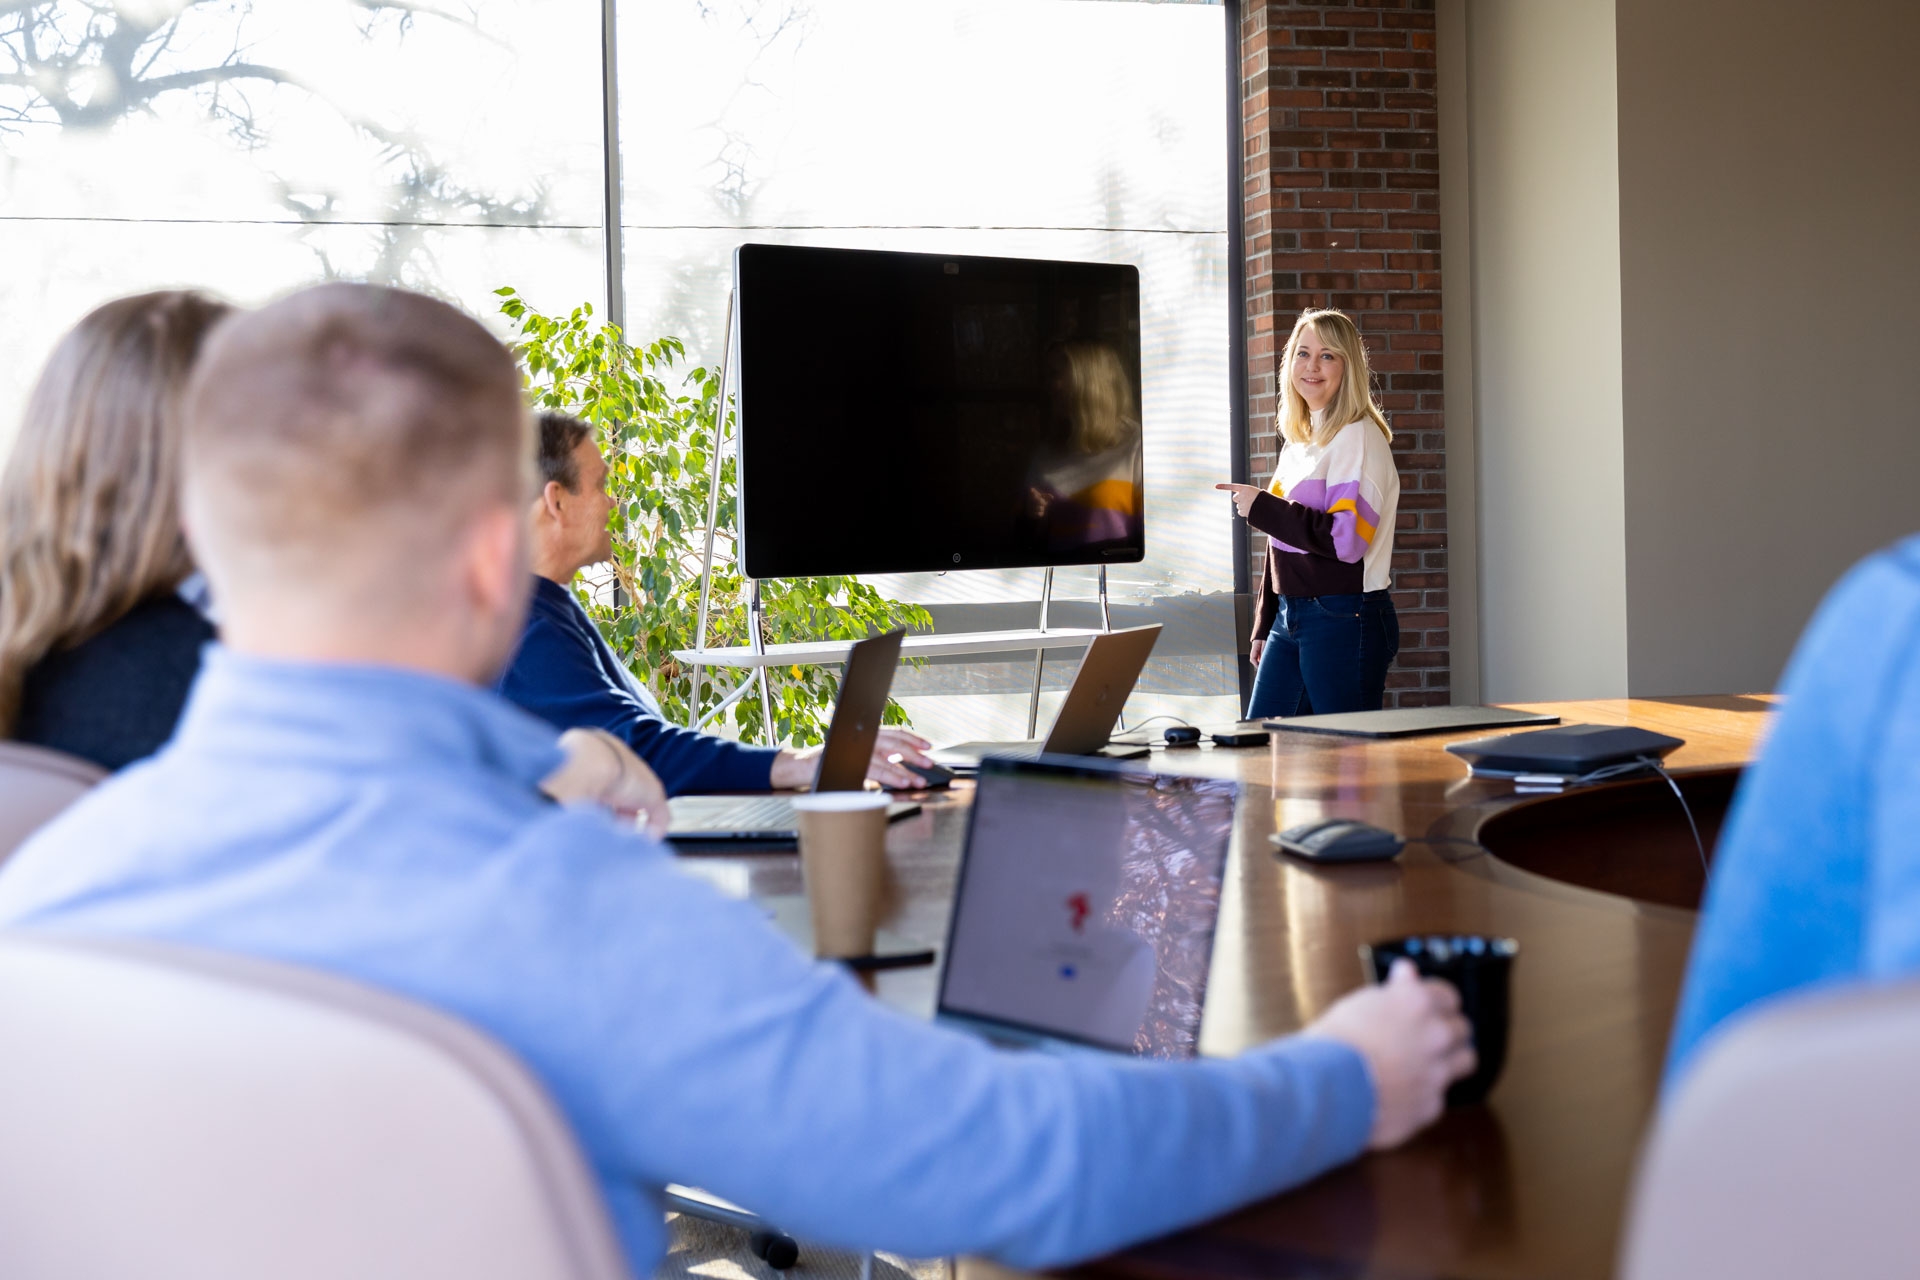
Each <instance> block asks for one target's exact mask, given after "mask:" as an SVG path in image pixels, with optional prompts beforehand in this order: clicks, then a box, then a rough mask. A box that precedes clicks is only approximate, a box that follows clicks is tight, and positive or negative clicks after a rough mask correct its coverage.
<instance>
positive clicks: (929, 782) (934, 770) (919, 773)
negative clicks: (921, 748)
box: [900, 760, 953, 791]
mask: <svg viewBox="0 0 1920 1280" xmlns="http://www.w3.org/2000/svg"><path fill="white" fill-rule="evenodd" d="M900 767H901V768H902V769H905V770H906V771H907V772H908V773H910V774H912V775H913V776H914V777H916V778H918V779H920V788H921V789H922V790H926V791H937V790H939V789H940V788H941V787H950V786H952V785H953V770H951V769H949V768H947V767H946V766H945V765H938V764H908V763H907V762H906V761H905V760H902V761H900Z"/></svg>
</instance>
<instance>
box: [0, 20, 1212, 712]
mask: <svg viewBox="0 0 1920 1280" xmlns="http://www.w3.org/2000/svg"><path fill="white" fill-rule="evenodd" d="M602 17H603V14H602V6H601V5H600V4H599V3H595V2H594V0H486V3H484V4H480V3H471V4H466V5H462V4H457V3H453V4H442V5H434V6H428V5H424V4H418V3H391V4H389V3H382V2H381V0H173V3H171V4H163V5H153V4H150V3H144V2H142V3H135V0H122V2H121V3H120V4H119V5H118V6H117V7H115V6H114V5H110V4H104V3H98V2H97V0H96V2H94V3H80V2H79V0H46V2H44V3H27V4H24V5H14V6H5V7H4V8H0V342H4V343H5V349H6V350H7V352H8V353H9V359H8V360H6V361H3V362H0V439H3V438H4V437H6V436H10V435H11V432H12V430H13V424H14V422H15V421H16V420H17V416H18V410H19V406H20V403H21V400H22V398H23V397H24V394H25V390H26V386H27V383H28V381H29V380H30V379H31V377H32V375H33V371H34V370H35V369H36V368H37V367H38V364H39V362H40V360H41V359H42V358H43V357H44V355H45V352H46V350H47V348H48V346H49V345H50V344H51V342H52V341H53V339H54V338H55V337H56V336H57V335H58V334H59V333H60V332H61V331H62V330H63V329H64V328H65V327H66V326H67V325H69V324H71V323H72V322H73V320H75V319H77V318H78V316H79V315H81V314H82V313H83V312H85V311H86V310H87V309H88V308H90V307H92V306H94V305H96V304H98V303H99V302H101V301H103V300H105V299H107V298H109V297H113V296H116V295H119V294H123V293H128V292H133V291H136V290H139V289H145V288H154V287H161V286H168V285H182V284H194V285H200V286H204V287H207V288H210V289H213V290H215V291H217V292H219V293H222V294H224V295H226V296H228V297H230V298H233V299H235V300H237V301H240V302H243V303H246V302H257V301H260V300H263V299H265V298H267V297H270V296H272V295H274V294H276V293H279V292H282V291H284V290H285V289H287V288H290V287H293V286H295V285H298V284H301V283H304V282H307V281H311V280H316V279H323V278H330V277H339V278H348V279H371V280H379V281H386V282H393V283H401V284H406V285H409V286H411V287H415V288H421V289H426V290H429V291H431V292H435V293H438V294H440V295H442V296H445V297H447V298H449V299H451V300H453V301H456V302H459V303H461V304H463V305H465V306H467V307H468V308H469V309H471V310H473V311H475V312H476V313H477V314H481V315H483V316H488V317H491V313H492V308H493V302H494V299H493V297H492V294H491V291H492V290H493V289H494V288H495V287H497V286H499V285H502V284H511V285H513V286H514V287H516V288H517V289H519V290H520V291H521V292H522V293H523V294H525V295H526V296H527V297H528V298H529V299H530V300H531V301H532V302H533V303H534V304H535V305H537V306H540V307H542V308H544V309H549V310H560V309H566V308H569V307H571V306H573V305H575V304H576V303H579V302H592V303H593V304H594V305H595V306H596V308H600V309H604V308H605V306H606V304H607V301H608V299H607V296H606V294H607V279H608V277H607V273H606V271H605V267H604V262H605V260H606V259H605V247H604V243H603V236H602V227H603V225H604V223H603V219H604V217H605V211H606V208H607V206H608V204H609V202H608V201H607V199H606V194H607V193H606V190H605V186H604V180H605V174H606V173H607V171H608V169H609V166H608V165H607V163H606V161H607V156H606V149H607V145H608V130H607V128H606V113H605V100H604V97H603V90H604V76H603V66H602V49H603V43H602ZM617 18H618V22H617V40H616V42H615V45H616V48H617V51H618V58H617V64H618V65H617V68H616V71H617V75H616V76H615V78H614V84H615V98H616V101H617V103H618V113H617V128H616V130H615V134H616V136H617V139H618V152H619V154H618V161H619V163H618V170H619V172H620V174H621V175H622V179H623V181H622V185H621V190H620V191H619V193H618V196H619V198H618V200H617V202H614V203H616V204H617V206H618V208H619V210H620V222H621V234H620V235H619V237H618V239H617V241H616V248H617V252H616V253H615V255H614V258H615V261H616V263H617V264H618V276H617V278H618V284H619V287H618V293H617V296H616V297H615V298H614V299H613V302H614V303H615V304H616V305H617V306H618V308H619V309H620V310H621V311H622V312H623V314H624V319H625V321H626V324H627V328H628V331H629V333H630V335H632V336H634V337H636V338H650V337H654V336H658V335H661V334H665V333H674V334H677V335H679V336H681V337H683V338H685V339H686V340H687V342H688V346H689V350H690V353H691V354H692V355H693V356H694V357H695V358H696V359H697V360H703V361H710V360H712V359H714V358H717V356H718V348H719V329H720V325H721V317H722V315H723V313H724V311H725V306H726V292H727V282H728V263H729V258H730V254H731V251H732V249H733V247H734V246H735V245H737V244H740V243H742V242H745V241H762V242H776V243H800V244H826V245H847V246H858V247H868V248H887V249H915V250H927V251H937V252H953V253H981V254H994V255H1013V256H1032V257H1049V258H1073V259H1098V260H1107V261H1123V262H1130V263H1133V264H1135V265H1137V266H1138V267H1139V268H1140V272H1141V284H1142V303H1141V305H1142V316H1141V321H1142V330H1143V334H1142V336H1143V375H1144V381H1145V386H1144V403H1143V405H1142V410H1143V418H1144V420H1145V425H1146V466H1147V495H1148V497H1147V501H1148V512H1147V514H1148V548H1149V550H1148V558H1147V560H1146V562H1145V563H1144V564H1140V565H1132V566H1120V567H1117V568H1116V569H1115V571H1114V573H1113V579H1112V596H1113V600H1114V603H1115V606H1116V608H1115V622H1116V624H1117V625H1128V624H1132V623H1135V622H1142V621H1158V622H1162V623H1164V624H1166V627H1167V630H1166V632H1165V633H1164V634H1163V637H1162V641H1161V644H1160V646H1159V649H1158V650H1157V652H1156V659H1155V662H1154V663H1153V665H1152V666H1151V667H1150V668H1149V672H1148V675H1147V677H1146V679H1145V681H1144V682H1143V685H1142V689H1141V692H1140V693H1139V694H1138V695H1136V698H1135V700H1134V702H1133V703H1132V704H1130V706H1129V718H1130V720H1132V721H1137V720H1138V719H1139V718H1141V717H1142V716H1145V715H1149V714H1172V715H1179V716H1182V717H1186V718H1192V719H1204V720H1208V721H1218V720H1223V719H1230V718H1232V717H1233V714H1234V704H1235V700H1236V690H1237V682H1236V679H1235V669H1234V663H1233V658H1232V653H1233V647H1234V646H1233V635H1232V625H1233V624H1232V603H1231V601H1232V596H1231V592H1232V544H1231V528H1232V526H1231V522H1230V520H1229V518H1228V515H1227V508H1226V505H1225V503H1224V502H1222V501H1219V500H1218V497H1219V495H1217V494H1214V493H1213V492H1212V490H1211V488H1210V486H1211V484H1212V483H1213V481H1215V480H1216V479H1221V478H1225V477H1226V476H1227V475H1228V470H1229V465H1230V458H1229V438H1230V423H1229V395H1228V391H1229V380H1230V373H1229V370H1228V367H1227V350H1228V326H1229V316H1228V279H1229V274H1230V272H1231V270H1232V269H1233V266H1232V264H1231V263H1230V262H1229V260H1228V237H1227V232H1226V218H1227V210H1228V209H1229V207H1230V203H1231V199H1232V196H1231V192H1230V190H1229V185H1228V174H1227V166H1228V155H1227V142H1226V111H1225V101H1226V76H1227V67H1226V64H1225V58H1224V56H1223V49H1224V32H1223V30H1222V21H1223V18H1224V14H1223V12H1222V10H1221V9H1219V8H1218V7H1209V6H1206V5H1199V4H1142V3H1124V2H1118V0H911V2H910V3H903V2H902V0H648V2H647V3H643V4H642V3H624V4H621V5H619V6H618V13H617ZM821 341H822V355H821V359H822V362H823V366H827V365H830V364H831V363H833V362H835V361H839V360H849V359H855V358H857V357H858V356H859V354H860V353H858V352H856V351H848V350H843V349H840V348H837V347H836V346H835V345H834V335H832V334H823V335H821ZM877 515H878V519H877V521H876V527H878V528H881V529H884V524H885V521H886V520H887V519H900V520H910V519H912V518H913V513H912V509H911V503H910V501H908V500H901V501H898V502H891V503H890V502H887V501H886V500H883V505H882V507H881V509H880V511H879V512H878V513H877ZM880 585H881V586H882V587H883V589H885V590H887V591H889V592H890V593H892V594H895V595H898V596H901V597H903V598H907V599H911V600H915V601H918V602H921V603H925V604H927V605H928V606H929V607H930V608H932V610H933V612H934V615H935V618H936V623H937V625H938V626H939V627H940V628H941V629H942V630H949V629H951V630H967V629H974V628H977V627H987V626H1022V625H1030V622H1031V619H1032V617H1033V614H1034V610H1035V608H1036V605H1037V600H1038V596H1039V587H1040V574H1039V573H1038V571H1024V572H1009V573H966V574H951V575H906V576H898V577H892V578H888V579H885V580H882V581H881V583H880ZM1092 596H1093V571H1092V570H1062V571H1061V572H1060V574H1059V577H1058V581H1057V585H1056V602H1057V603H1056V607H1055V609H1054V615H1053V616H1054V620H1055V621H1056V622H1057V623H1060V624H1066V625H1072V624H1081V623H1085V622H1088V621H1090V620H1091V610H1092V606H1091V604H1090V603H1072V602H1089V601H1091V599H1092ZM1062 601H1064V602H1067V603H1059V602H1062ZM1071 666H1072V663H1071V661H1070V660H1068V659H1064V658H1062V659H1055V660H1054V663H1053V664H1052V666H1050V668H1049V677H1048V680H1047V685H1048V688H1049V689H1050V690H1054V691H1055V692H1054V693H1053V695H1052V697H1053V698H1054V699H1057V697H1058V693H1057V691H1058V690H1059V689H1060V688H1063V687H1064V684H1065V680H1066V677H1067V675H1068V674H1069V673H1070V670H1071ZM1032 673H1033V666H1032V661H1031V658H1030V657H1020V658H1018V659H1017V660H1011V661H1004V662H980V661H968V662H965V663H955V664H948V665H936V666H933V667H930V668H928V669H926V670H923V671H903V672H902V675H901V679H900V684H899V692H900V693H901V694H902V695H903V696H905V698H906V699H907V702H908V706H909V709H910V711H911V712H912V714H913V715H914V718H915V721H916V723H917V724H918V725H919V726H920V727H921V728H922V729H923V730H924V731H926V732H928V733H930V734H931V735H932V736H934V737H936V738H940V739H945V740H952V739H955V738H960V737H979V736H999V737H1004V736H1009V735H1011V734H1016V733H1018V732H1022V731H1024V729H1025V701H1026V690H1027V689H1028V688H1030V686H1031V681H1032ZM1045 714H1046V710H1043V716H1044V715H1045Z"/></svg>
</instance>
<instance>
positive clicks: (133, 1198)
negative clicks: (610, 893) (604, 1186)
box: [0, 932, 630, 1280]
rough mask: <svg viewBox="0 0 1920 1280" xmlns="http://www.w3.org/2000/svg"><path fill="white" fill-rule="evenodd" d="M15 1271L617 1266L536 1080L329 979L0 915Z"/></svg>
mask: <svg viewBox="0 0 1920 1280" xmlns="http://www.w3.org/2000/svg"><path fill="white" fill-rule="evenodd" d="M0 1275H4V1276H6V1277H8V1280H109V1278H113V1280H124V1277H127V1276H143V1277H155V1278H161V1280H164V1278H170V1277H181V1278H182V1280H185V1278H187V1277H192V1278H194V1280H259V1278H260V1277H263V1276H272V1277H275V1278H276V1280H321V1278H322V1277H325V1278H326V1280H340V1278H341V1277H346V1276H352V1277H355V1278H356V1280H422V1278H423V1277H439V1276H447V1277H459V1278H460V1280H630V1276H629V1272H628V1270H627V1267H626V1263H625V1259H624V1257H623V1256H622V1254H621V1252H620V1249H619V1246H618V1243H617V1241H616V1239H615V1237H614V1233H613V1231H612V1229H611V1227H610V1225H609V1222H608V1219H607V1214H606V1209H605V1206H604V1204H603V1203H602V1199H601V1194H600V1189H599V1186H598V1184H597V1183H596V1182H595V1180H594V1178H593V1177H592V1175H591V1174H590V1173H589V1171H588V1169H587V1167H586V1165H585V1163H584V1162H583V1161H582V1159H581V1156H580V1153H579V1151H578V1149H577V1147H576V1145H575V1143H574V1140H573V1136H572V1133H571V1131H570V1130H569V1129H568V1127H567V1125H566V1123H565V1121H564V1120H563V1119H562V1118H561V1116H560V1114H559V1113H558V1112H557V1110H556V1109H555V1108H554V1106H553V1104H552V1103H551V1101H550V1100H549V1099H548V1098H547V1096H546V1093H545V1091H544V1090H543V1089H542V1088H541V1087H540V1086H539V1084H538V1083H537V1082H536V1081H535V1080H534V1078H533V1077H532V1075H531V1074H529V1072H528V1071H527V1070H526V1069H525V1068H524V1067H523V1066H522V1065H521V1064H520V1063H519V1062H518V1061H517V1060H516V1059H515V1058H514V1057H513V1056H512V1055H511V1054H509V1053H507V1052H506V1051H505V1050H504V1049H502V1048H501V1047H500V1046H499V1045H497V1044H496V1043H494V1042H493V1041H492V1040H490V1039H488V1038H487V1037H486V1036H484V1035H482V1034H480V1033H479V1032H477V1031H475V1030H474V1029H473V1028H471V1027H468V1026H466V1025H465V1024H463V1023H460V1022H458V1021H456V1020H454V1019H452V1018H450V1017H447V1016H445V1015H443V1014H440V1013H438V1012H435V1011H433V1010H430V1009H427V1008H424V1007H422V1006H419V1005H416V1004H413V1003H411V1002H409V1001H406V1000H402V999H399V998H397V997H395V996H391V995H388V994H385V993H383V992H378V991H373V990H369V989H367V988H365V987H361V986H358V985H356V984H354V983H350V982H346V981H343V980H340V979H337V978H333V977H330V976H327V975H324V974H319V973H312V972H308V971H306V970H301V969H296V968H293V967H290V966H286V965H278V964H271V963H267V962H264V961H257V960H251V959H245V958H241V957H236V956H228V955H223V954H216V953H211V952H203V951H198V950H195V949H190V948H184V947H176V946H170V945H163V944H157V943H145V942H124V941H114V942H106V941H82V940H78V939H71V938H53V937H49V936H47V935H44V934H34V933H20V932H15V933H5V934H0Z"/></svg>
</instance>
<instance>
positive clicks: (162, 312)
mask: <svg viewBox="0 0 1920 1280" xmlns="http://www.w3.org/2000/svg"><path fill="white" fill-rule="evenodd" d="M230 310H231V308H230V307H228V306H227V304H225V303H223V302H218V301H215V300H214V299H212V298H208V297H206V296H204V295H202V294H199V293H194V292H191V291H186V290H167V291H164V292H160V293H146V294H140V295H139V296H137V297H131V298H120V299H117V300H116V301H113V302H109V303H107V304H106V305H104V306H102V307H99V308H96V309H95V310H94V311H92V312H91V313H90V314H88V315H87V316H86V318H85V319H83V320H81V321H80V323H79V324H77V325H75V326H74V327H73V328H72V329H71V330H70V331H69V332H68V333H67V334H66V336H65V337H63V338H62V339H61V340H60V343H59V345H58V346H56V347H55V348H54V350H53V355H52V356H51V357H49V358H48V360H47V363H46V367H45V368H44V369H42V370H41V373H40V379H39V381H38V382H37V383H36V384H35V386H34V389H33V393H32V395H31V396H30V398H29V399H28V401H27V412H26V417H25V419H24V420H23V421H22V422H21V425H20V432H19V435H18V436H17V437H16V438H15V440H14V443H13V450H12V453H11V454H10V455H9V456H8V458H7V465H6V469H5V471H4V473H0V736H5V737H10V738H14V739H17V740H19V741H22V742H30V743H35V744H37V745H40V746H45V747H52V748H54V749H55V750H59V751H64V752H67V753H69V754H71V755H76V756H80V757H82V758H84V759H87V760H91V761H93V762H94V763H95V764H98V765H100V766H102V767H103V768H107V769H118V768H120V767H121V766H123V765H125V764H128V763H130V762H132V761H134V760H138V759H140V758H141V757H143V756H148V755H151V754H153V752H154V751H155V750H157V749H158V748H159V746H160V744H161V743H163V742H165V741H166V740H167V738H168V737H169V736H171V734H172V733H173V726H174V724H175V722H176V721H177V720H178V719H179V717H180V708H181V706H182V705H183V704H184V703H185V702H186V698H187V690H188V688H189V687H190V686H191V685H192V683H193V678H194V675H195V674H196V673H197V672H198V671H199V669H200V648H201V646H202V645H204V644H205V643H206V642H207V641H209V640H211V639H212V638H213V635H214V628H213V625H212V623H210V622H209V621H208V620H207V619H206V617H205V616H203V615H202V613H201V612H200V610H199V609H197V608H196V607H195V606H194V605H192V604H189V603H188V602H187V601H186V600H185V599H183V598H182V597H181V595H180V591H179V589H180V586H181V584H182V583H183V582H184V581H185V580H186V579H187V578H188V576H189V575H190V574H192V573H193V558H192V556H191V555H190V554H189V553H188V551H187V544H186V539H185V537H184V535H183V534H182V532H181V527H180V505H179V498H178V495H177V489H178V486H179V471H180V442H181V432H180V422H179V414H180V393H181V388H182V387H184V386H185V384H186V380H187V372H188V370H189V369H190V368H191V367H192V365H193V360H194V356H195V354H196V353H197V352H198V351H199V348H200V342H201V340H202V339H203V338H204V337H205V336H206V334H207V331H208V330H209V329H211V328H212V327H213V325H214V322H215V321H217V320H219V319H220V318H221V317H222V316H224V315H225V314H227V312H228V311H230Z"/></svg>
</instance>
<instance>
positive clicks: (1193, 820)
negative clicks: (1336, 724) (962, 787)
mask: <svg viewBox="0 0 1920 1280" xmlns="http://www.w3.org/2000/svg"><path fill="white" fill-rule="evenodd" d="M1238 793H1239V788H1238V786H1237V785H1236V784H1234V783H1232V782H1224V781H1218V780H1214V779H1203V778H1173V777H1162V776H1159V775H1156V774H1151V773H1144V772H1139V771H1137V770H1131V769H1124V768H1115V767H1112V766H1108V767H1101V766H1098V765H1092V764H1085V765H1078V764H1076V765H1068V764H1060V763H1055V762H1052V761H1042V762H1032V761H1013V760H1000V759H989V760H987V761H986V762H985V763H984V764H983V765H982V767H981V772H980V783H979V789H978V790H977V792H976V793H975V795H974V801H973V813H972V818H971V822H970V824H969V826H968V830H967V846H966V852H965V854H964V856H963V858H962V860H961V865H960V883H959V887H958V889H957V890H956V892H955V894H954V909H953V910H954V913H953V923H952V929H951V934H950V936H949V938H948V940H947V966H946V971H945V974H944V976H943V977H942V979H941V986H940V1009H941V1012H943V1013H951V1014H959V1015H961V1016H963V1017H967V1018H971V1019H977V1020H981V1021H985V1022H989V1023H997V1024H1000V1025H1003V1026H1006V1027H1008V1028H1009V1029H1014V1030H1018V1031H1021V1032H1025V1033H1030V1034H1032V1033H1037V1034H1039V1035H1043V1036H1051V1037H1056V1038H1060V1039H1066V1040H1074V1041H1078V1042H1081V1043H1084V1044H1092V1045H1098V1046H1100V1047H1102V1048H1107V1049H1116V1050H1120V1051H1122V1052H1128V1053H1138V1054H1142V1055H1145V1056H1147V1057H1154V1058H1185V1057H1191V1056H1193V1054H1194V1053H1195V1052H1196V1051H1197V1049H1198V1047H1199V1041H1200V1014H1201V1009H1202V1006H1203V1003H1204V1001H1205V998H1206V989H1207V967H1208V965H1209V964H1210V963H1211V962H1212V959H1213V935H1214V927H1215V925H1216V924H1217V922H1218V920H1219V914H1220V885H1221V880H1222V877H1223V875H1224V873H1225V870H1226V862H1227V846H1228V844H1229V843H1230V841H1231V840H1232V837H1233V806H1234V799H1235V797H1236V796H1237V795H1238Z"/></svg>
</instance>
